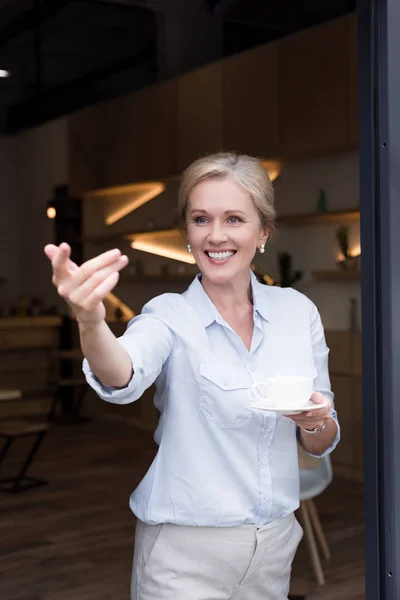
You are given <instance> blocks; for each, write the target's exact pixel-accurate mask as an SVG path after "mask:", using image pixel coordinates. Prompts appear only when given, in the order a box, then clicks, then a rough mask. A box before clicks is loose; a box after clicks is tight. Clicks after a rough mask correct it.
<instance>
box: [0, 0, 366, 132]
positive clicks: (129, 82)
mask: <svg viewBox="0 0 400 600" xmlns="http://www.w3.org/2000/svg"><path fill="white" fill-rule="evenodd" d="M182 1H183V0H82V1H80V0H3V2H1V3H0V69H6V70H8V71H10V73H11V75H10V77H7V78H5V79H0V130H1V131H3V132H4V131H17V130H20V129H24V128H26V127H30V126H32V125H35V124H38V123H41V122H43V121H45V120H48V119H51V118H54V117H57V116H59V115H62V114H66V113H68V112H71V111H73V110H76V109H78V108H81V107H83V106H87V105H89V104H92V103H95V102H98V101H100V100H104V99H107V98H111V97H115V96H118V95H121V94H123V93H126V92H129V91H134V90H135V89H140V88H141V87H144V86H146V85H149V84H151V83H154V82H156V81H158V80H160V79H161V78H163V77H166V76H168V73H167V72H166V71H165V69H164V70H162V69H161V68H160V64H159V63H160V50H159V49H160V45H159V44H160V39H162V36H163V35H164V32H163V30H162V29H163V22H165V21H164V17H165V13H166V11H169V10H171V9H172V10H174V3H175V2H182ZM199 1H200V2H203V3H204V8H205V10H207V11H209V12H210V15H211V16H214V15H215V18H216V19H218V24H219V27H220V28H221V38H222V49H221V50H220V54H221V55H222V56H228V55H230V54H234V53H236V52H240V51H242V50H245V49H247V48H251V47H253V46H256V45H258V44H262V43H266V42H268V41H271V40H275V39H278V38H280V37H283V36H285V35H288V34H290V33H292V32H295V31H299V30H301V29H305V28H307V27H310V26H312V25H314V24H317V23H322V22H324V21H328V20H331V19H333V18H336V17H339V16H341V15H344V14H346V13H348V12H351V11H354V10H355V8H356V0H279V1H278V0H273V1H272V0H197V1H196V2H195V3H194V4H192V6H193V7H194V5H195V4H198V2H199ZM186 2H187V3H188V5H190V3H191V2H193V0H186ZM202 6H203V5H202ZM189 39H190V37H189ZM204 43H206V38H205V42H204ZM200 54H201V53H200ZM199 56H200V55H199ZM161 58H162V57H161ZM217 58H219V56H215V59H217ZM200 64H201V60H200V59H199V64H198V65H197V66H200Z"/></svg>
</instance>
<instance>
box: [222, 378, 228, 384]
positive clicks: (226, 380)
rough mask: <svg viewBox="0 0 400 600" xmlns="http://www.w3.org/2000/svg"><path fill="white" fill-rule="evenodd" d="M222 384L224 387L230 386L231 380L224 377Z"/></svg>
mask: <svg viewBox="0 0 400 600" xmlns="http://www.w3.org/2000/svg"><path fill="white" fill-rule="evenodd" d="M222 383H223V384H224V385H228V384H229V379H228V378H227V377H224V378H223V380H222Z"/></svg>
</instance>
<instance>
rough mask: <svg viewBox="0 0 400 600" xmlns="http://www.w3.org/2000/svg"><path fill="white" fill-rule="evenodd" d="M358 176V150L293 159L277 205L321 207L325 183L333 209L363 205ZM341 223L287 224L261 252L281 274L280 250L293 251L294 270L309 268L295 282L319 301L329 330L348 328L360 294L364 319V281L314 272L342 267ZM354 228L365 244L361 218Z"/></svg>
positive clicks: (353, 235) (293, 209)
mask: <svg viewBox="0 0 400 600" xmlns="http://www.w3.org/2000/svg"><path fill="white" fill-rule="evenodd" d="M358 176H359V170H358V153H357V152H356V151H353V152H348V153H340V154H332V155H329V156H325V157H321V158H314V159H310V160H302V161H298V162H294V163H289V164H287V165H285V166H284V168H283V170H282V173H281V175H280V177H279V178H278V179H277V180H276V182H275V191H276V207H277V210H278V212H279V214H282V215H285V214H298V213H311V212H315V211H316V207H317V202H318V195H319V190H320V189H321V188H323V189H324V190H325V191H326V194H327V201H328V209H329V210H332V211H333V210H342V209H343V210H345V209H352V208H355V207H358V205H359V189H358ZM338 226H339V224H322V225H321V224H315V225H307V226H298V225H297V226H288V225H281V226H280V228H279V231H278V234H277V237H276V239H275V240H274V241H273V242H272V243H271V245H270V246H269V248H268V249H267V251H266V253H265V255H264V256H263V257H261V256H260V255H258V257H257V264H258V265H259V266H260V267H262V268H263V269H265V270H266V271H267V272H268V273H270V274H271V275H272V276H273V277H277V278H278V274H279V271H278V266H277V254H278V252H283V251H287V252H289V253H290V254H291V255H292V257H293V267H294V269H299V270H302V271H304V279H303V280H302V281H301V282H300V283H299V284H297V285H296V286H295V287H296V288H297V289H298V290H299V291H301V292H303V293H305V294H306V295H307V296H308V297H309V298H311V299H312V300H313V301H314V302H315V303H316V304H317V306H318V308H319V310H320V313H321V317H322V320H323V322H324V325H325V327H326V328H327V329H348V327H349V314H350V298H357V299H358V307H359V315H358V319H359V321H358V322H359V323H360V319H361V316H360V314H361V313H360V284H359V282H357V281H355V282H354V281H351V282H325V281H316V280H314V279H313V278H312V276H311V273H312V271H318V270H330V269H335V268H337V267H336V264H335V261H336V258H337V254H338V252H339V249H338V246H337V242H336V239H335V232H336V229H337V227H338ZM349 233H350V247H351V246H353V245H354V246H357V245H359V243H360V234H359V223H357V222H356V223H351V224H350V226H349Z"/></svg>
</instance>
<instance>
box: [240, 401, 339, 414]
mask: <svg viewBox="0 0 400 600" xmlns="http://www.w3.org/2000/svg"><path fill="white" fill-rule="evenodd" d="M329 404H330V402H329V400H328V398H326V399H325V402H321V404H315V402H313V401H312V400H309V401H308V402H306V404H303V405H302V406H301V407H299V408H294V407H293V403H290V402H288V403H287V404H285V403H284V402H280V403H279V407H277V406H273V405H267V404H264V403H262V402H260V401H257V402H254V403H253V404H252V405H251V407H252V408H257V409H259V410H267V411H269V412H276V413H279V414H281V415H299V414H300V413H302V412H304V411H313V410H317V409H319V408H326V407H327V406H329Z"/></svg>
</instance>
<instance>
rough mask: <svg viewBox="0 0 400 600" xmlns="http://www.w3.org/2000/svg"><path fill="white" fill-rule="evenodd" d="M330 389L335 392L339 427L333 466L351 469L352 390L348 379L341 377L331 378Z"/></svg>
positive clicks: (352, 453) (352, 435) (352, 432)
mask: <svg viewBox="0 0 400 600" xmlns="http://www.w3.org/2000/svg"><path fill="white" fill-rule="evenodd" d="M331 382H332V389H333V390H334V392H335V408H336V410H337V412H338V418H339V421H340V427H341V440H340V442H339V444H338V446H337V447H336V449H335V451H334V452H333V454H332V461H333V463H334V464H341V465H345V466H347V467H353V466H354V461H355V456H354V428H353V422H354V417H353V405H354V400H353V397H352V396H353V394H352V392H353V389H352V380H351V378H350V377H346V376H341V375H332V376H331Z"/></svg>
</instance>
